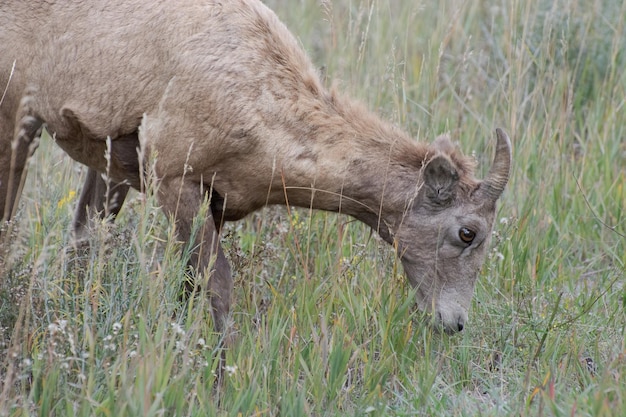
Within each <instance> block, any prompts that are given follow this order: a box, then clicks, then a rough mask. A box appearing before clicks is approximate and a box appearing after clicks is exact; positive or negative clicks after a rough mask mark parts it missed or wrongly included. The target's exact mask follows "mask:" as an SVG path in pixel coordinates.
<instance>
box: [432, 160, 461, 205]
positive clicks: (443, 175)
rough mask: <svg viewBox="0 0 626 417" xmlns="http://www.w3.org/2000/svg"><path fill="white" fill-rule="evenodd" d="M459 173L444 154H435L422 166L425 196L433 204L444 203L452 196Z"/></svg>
mask: <svg viewBox="0 0 626 417" xmlns="http://www.w3.org/2000/svg"><path fill="white" fill-rule="evenodd" d="M458 182H459V173H458V172H457V170H456V168H455V166H454V164H453V163H452V161H450V160H449V159H448V158H447V157H446V156H444V155H437V156H435V157H434V158H433V159H431V160H430V161H429V162H428V163H427V164H426V166H425V167H424V186H425V191H426V198H428V200H430V201H431V202H432V203H433V204H435V205H444V204H446V203H448V202H449V201H451V200H452V198H454V195H455V191H456V186H457V184H458Z"/></svg>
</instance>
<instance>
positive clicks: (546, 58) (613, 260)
mask: <svg viewBox="0 0 626 417" xmlns="http://www.w3.org/2000/svg"><path fill="white" fill-rule="evenodd" d="M267 3H268V4H269V6H270V7H272V8H273V9H274V10H275V11H276V13H277V14H278V15H279V16H280V17H281V19H283V21H284V22H285V23H286V24H287V26H288V27H289V28H290V29H291V31H292V32H293V33H294V34H295V35H296V36H297V37H298V39H299V40H300V42H301V43H302V45H303V47H304V48H305V49H306V50H307V51H308V53H309V54H310V55H311V57H312V59H313V61H314V63H315V64H316V65H317V66H319V67H320V71H321V72H322V73H323V74H324V76H325V77H327V81H326V82H327V83H328V84H330V83H333V82H334V83H335V84H337V85H338V86H339V88H340V89H342V90H345V91H347V92H349V93H350V94H352V95H353V96H355V97H357V98H359V99H361V100H363V101H364V102H366V103H368V105H369V107H370V108H372V109H374V110H376V111H378V112H379V113H381V114H382V115H383V116H384V117H386V118H389V119H391V120H393V121H394V122H395V123H397V124H398V125H400V126H402V127H403V128H404V129H406V130H408V131H409V132H411V134H412V135H413V136H414V137H415V138H416V140H417V139H419V140H432V139H433V138H434V137H435V136H436V135H438V134H439V133H441V132H444V131H450V132H451V134H452V136H453V138H454V139H455V140H457V141H458V142H459V145H460V147H461V148H462V149H463V150H464V151H465V152H466V153H473V154H475V155H476V158H477V160H478V162H479V167H480V168H479V169H480V170H481V171H480V172H479V174H483V173H484V172H485V171H484V170H485V169H486V168H488V166H489V163H490V159H491V156H492V153H493V143H494V138H493V137H494V133H493V132H494V129H495V127H498V126H500V127H503V128H505V130H507V131H508V132H509V134H510V136H511V138H512V141H513V144H514V165H513V171H512V178H511V181H510V183H509V187H508V188H507V191H505V194H504V196H503V198H502V201H501V205H500V211H499V215H498V221H497V224H496V225H495V231H494V239H492V243H491V244H492V250H491V252H490V255H489V257H488V259H487V261H486V263H485V265H484V268H483V270H482V273H481V276H480V279H479V282H478V284H477V288H476V294H475V298H474V302H473V307H472V312H471V317H470V323H469V325H468V326H467V327H466V330H465V331H464V332H463V333H462V334H460V335H457V336H454V337H448V336H445V335H440V334H434V333H432V332H431V330H430V329H428V328H427V327H426V326H424V325H423V324H422V322H421V321H420V317H419V313H417V312H416V311H415V309H414V306H413V301H412V296H411V291H410V288H409V287H408V284H407V283H406V282H405V280H404V278H403V274H402V268H401V267H400V266H399V265H398V264H397V261H396V260H395V257H394V255H393V253H392V250H391V248H389V247H388V246H387V245H384V244H382V243H381V242H380V240H379V239H378V238H377V237H376V236H372V234H371V233H370V231H369V230H368V229H367V228H366V227H365V226H363V225H361V224H358V223H356V222H354V221H352V220H351V219H349V218H346V217H342V216H337V215H334V214H327V213H315V212H311V211H309V210H294V209H291V210H287V209H284V208H268V209H265V210H263V211H261V212H259V213H257V214H255V215H253V216H250V217H249V218H247V219H246V220H244V221H241V222H238V223H234V224H231V225H229V226H228V227H227V228H226V231H225V235H224V245H225V247H226V249H227V252H228V255H229V257H230V259H231V261H232V264H233V265H234V274H235V279H236V290H235V295H234V307H233V311H234V319H235V321H236V324H237V327H238V343H237V344H236V346H235V347H234V348H233V349H231V350H229V351H228V354H227V362H228V373H227V377H226V380H225V384H224V386H223V389H222V392H221V395H220V402H219V404H218V401H217V396H216V395H215V394H214V393H213V392H212V390H213V373H214V370H215V367H216V362H215V360H214V357H215V355H214V353H215V352H214V349H215V346H216V345H217V342H218V335H216V334H214V333H213V331H212V327H211V323H210V315H209V314H208V309H207V306H206V303H205V301H204V300H203V298H202V297H199V298H196V299H194V300H192V301H191V302H190V303H182V302H181V301H179V293H180V289H181V283H182V282H183V280H185V279H186V275H185V272H184V267H183V265H184V261H181V259H180V248H179V247H178V246H177V244H176V243H175V242H174V239H172V236H171V229H170V227H169V225H168V224H167V222H166V221H165V219H164V217H163V215H162V214H161V213H160V212H159V210H158V205H157V203H156V202H155V201H154V199H153V197H151V196H145V195H139V194H137V193H135V194H133V195H132V196H131V199H130V200H129V201H128V203H127V205H126V206H125V208H124V209H123V210H122V213H121V216H120V218H119V219H118V221H117V222H116V224H115V226H107V225H102V226H99V227H97V228H96V230H94V233H93V235H92V236H91V245H92V250H91V251H89V252H87V253H84V254H77V253H74V252H72V251H71V250H69V242H70V233H69V231H70V221H71V218H72V210H73V207H74V204H75V202H76V199H77V193H79V192H80V190H79V184H80V183H81V180H82V176H83V175H84V170H83V169H82V168H80V167H79V166H78V165H77V164H75V163H72V162H71V161H70V160H69V159H68V158H67V157H66V156H64V155H63V154H62V153H61V152H60V151H59V149H57V148H55V147H54V145H53V142H52V140H50V139H47V138H44V139H43V140H42V144H41V148H40V150H39V151H38V152H37V154H36V156H35V158H34V160H33V163H32V164H31V165H30V172H29V178H28V181H27V184H26V189H25V191H24V194H23V198H22V202H21V206H20V210H19V215H18V217H17V219H16V220H15V222H14V225H13V229H12V233H11V234H10V236H8V237H6V239H7V242H8V243H9V245H8V248H7V251H6V252H5V253H3V254H2V257H1V260H0V265H1V266H0V273H1V274H2V278H1V279H0V323H1V329H0V343H2V344H1V346H0V363H1V365H0V375H1V377H0V416H27V415H40V416H118V417H120V416H138V415H142V416H159V415H165V416H174V415H176V416H207V415H209V416H210V415H216V416H240V415H241V416H276V415H282V416H301V415H312V416H340V415H341V416H346V415H348V416H349V415H354V416H362V415H370V416H386V415H393V416H409V415H410V416H414V415H423V416H429V415H442V416H443V415H448V416H476V415H482V416H501V415H522V416H523V415H532V416H541V415H554V416H561V415H567V416H610V415H625V413H626V384H625V383H624V381H626V335H625V328H626V312H625V309H626V289H625V288H624V281H625V265H626V237H625V235H626V191H625V190H624V183H625V176H626V105H625V104H626V72H624V71H623V69H624V67H625V66H626V31H625V27H624V26H625V25H626V2H621V1H617V0H615V1H609V0H606V1H605V0H592V1H588V0H554V1H552V0H550V1H548V0H528V1H521V0H512V1H497V2H493V1H492V2H487V1H481V0H468V1H460V0H441V1H437V2H431V1H407V0H405V1H400V0H351V1H348V0H346V1H329V0H327V1H316V0H288V1H287V0H271V1H269V0H268V2H267Z"/></svg>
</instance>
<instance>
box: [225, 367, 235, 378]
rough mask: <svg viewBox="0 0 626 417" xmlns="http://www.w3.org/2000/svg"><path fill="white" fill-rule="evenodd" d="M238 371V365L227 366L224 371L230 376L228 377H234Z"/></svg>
mask: <svg viewBox="0 0 626 417" xmlns="http://www.w3.org/2000/svg"><path fill="white" fill-rule="evenodd" d="M237 369H238V368H237V365H233V366H230V365H226V366H225V367H224V370H225V371H226V373H227V374H228V376H233V375H235V374H236V373H237Z"/></svg>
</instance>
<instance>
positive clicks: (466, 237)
mask: <svg viewBox="0 0 626 417" xmlns="http://www.w3.org/2000/svg"><path fill="white" fill-rule="evenodd" d="M475 237H476V233H475V232H474V231H472V230H470V229H468V228H467V227H461V228H460V229H459V239H461V241H463V242H465V243H467V244H468V245H469V244H470V243H472V242H473V241H474V238H475Z"/></svg>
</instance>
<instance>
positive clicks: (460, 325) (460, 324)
mask: <svg viewBox="0 0 626 417" xmlns="http://www.w3.org/2000/svg"><path fill="white" fill-rule="evenodd" d="M456 326H457V331H459V332H462V331H463V328H464V327H465V320H463V317H459V320H458V321H457V323H456Z"/></svg>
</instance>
